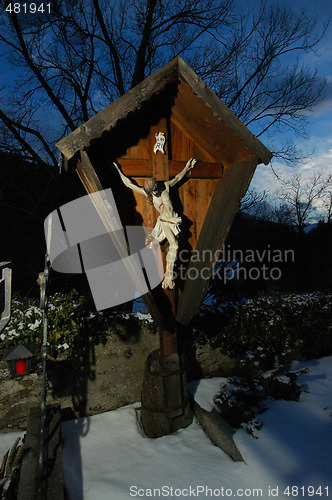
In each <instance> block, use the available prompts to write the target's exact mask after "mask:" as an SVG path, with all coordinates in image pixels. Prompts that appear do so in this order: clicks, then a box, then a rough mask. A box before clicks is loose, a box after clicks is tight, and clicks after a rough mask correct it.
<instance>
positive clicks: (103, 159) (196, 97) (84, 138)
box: [57, 57, 272, 325]
mask: <svg viewBox="0 0 332 500" xmlns="http://www.w3.org/2000/svg"><path fill="white" fill-rule="evenodd" d="M159 132H162V133H163V134H164V135H165V138H166V144H165V153H166V154H160V153H159V152H158V153H157V154H155V153H154V151H153V147H154V144H155V136H156V134H157V133H159ZM57 146H58V148H59V149H60V151H61V153H62V154H63V157H64V160H65V166H66V168H72V167H73V168H76V170H77V173H78V175H79V176H80V179H81V181H82V182H83V184H84V186H85V188H86V190H87V192H89V193H90V192H94V191H97V190H101V189H103V188H106V187H108V186H111V187H112V188H113V187H114V186H115V187H116V190H115V191H117V192H119V193H120V194H121V196H119V197H118V198H117V199H116V202H117V206H118V209H119V213H120V217H121V218H123V223H124V224H128V223H136V224H137V223H138V224H142V225H143V226H148V227H154V225H155V222H156V218H157V215H158V214H156V211H155V209H154V207H153V206H151V205H149V204H148V203H146V201H145V199H144V197H143V196H141V195H140V194H138V193H134V192H130V195H129V194H128V193H127V194H125V188H123V186H120V185H119V182H118V175H117V173H116V172H114V171H111V170H112V168H111V167H110V164H111V162H112V161H116V162H117V163H118V164H119V165H120V166H121V168H122V171H123V173H124V174H125V175H126V176H128V177H130V178H132V179H133V180H134V181H136V182H137V183H138V184H139V185H141V186H142V184H143V182H144V180H145V179H146V178H149V177H152V176H153V177H156V179H157V180H164V181H165V180H169V179H170V178H172V177H174V176H175V175H176V174H177V173H178V172H180V170H181V169H182V168H183V167H184V165H185V164H186V162H187V161H188V159H189V158H196V159H197V160H198V163H197V165H196V167H195V168H194V169H193V170H192V171H191V176H190V177H187V178H186V179H185V182H183V183H182V184H181V185H180V187H179V188H178V192H177V195H176V200H175V209H176V211H177V212H179V213H180V215H181V216H182V217H184V219H185V221H186V223H187V236H188V241H187V244H188V248H189V249H195V250H196V251H197V252H201V254H203V251H204V250H210V251H211V252H212V253H213V252H214V253H215V252H217V251H218V249H220V248H221V247H222V244H223V242H224V240H225V238H226V236H227V233H228V230H229V228H230V225H231V223H232V220H233V218H234V216H235V214H236V212H237V210H238V208H239V206H240V200H241V199H242V197H243V196H244V194H245V192H246V190H247V188H248V185H249V183H250V180H251V178H252V175H253V173H254V171H255V168H256V165H257V164H259V163H265V164H268V163H269V161H270V159H271V157H272V154H271V153H270V151H269V150H268V149H267V148H266V147H265V146H264V145H263V144H262V143H261V142H260V141H259V140H258V139H257V138H256V137H255V136H254V135H253V134H252V133H251V132H250V130H249V129H248V128H247V127H246V126H245V125H244V124H243V123H242V122H241V121H240V120H239V119H238V118H237V117H236V116H235V115H234V113H233V112H232V111H231V110H230V109H229V108H228V107H227V106H226V105H225V104H224V103H223V102H222V101H220V99H219V98H218V97H217V96H216V95H215V94H214V93H213V92H212V91H211V90H210V89H209V88H208V87H207V86H206V85H205V83H204V82H203V81H202V80H201V79H200V78H199V77H198V76H197V75H196V74H195V73H194V71H193V70H192V69H191V68H190V67H189V66H188V65H187V64H186V63H185V62H184V61H183V60H182V59H181V58H180V57H177V58H176V59H174V60H172V61H171V62H169V63H168V64H166V65H165V66H163V67H162V68H161V69H159V70H158V71H156V72H155V73H154V74H153V75H151V76H150V77H148V78H146V79H145V80H144V81H143V82H141V83H140V84H139V85H137V86H136V87H135V88H133V89H132V90H130V91H129V92H128V93H126V94H125V95H123V96H122V97H120V98H119V99H118V100H116V101H115V102H113V103H112V104H110V105H109V106H107V107H106V108H105V109H103V110H102V111H100V112H99V113H98V114H96V115H95V116H94V117H92V118H91V119H90V120H89V121H87V122H86V123H84V124H83V125H81V126H80V127H78V128H77V129H76V130H74V131H73V132H72V133H71V134H69V135H68V136H67V137H65V138H63V139H62V140H60V141H59V142H58V143H57ZM106 164H108V167H107V166H105V165H106ZM97 172H98V174H97ZM127 191H129V190H127ZM113 192H114V189H113ZM126 196H127V197H128V196H131V198H134V199H132V204H131V207H132V209H131V210H128V206H127V205H126V207H127V208H125V204H124V202H123V199H124V198H126ZM126 203H128V199H127V200H126ZM121 204H122V206H121ZM179 249H181V248H179ZM207 265H208V266H209V265H210V268H211V270H212V266H213V263H212V262H210V263H207V262H191V263H190V264H189V268H188V272H187V276H188V277H189V276H190V275H192V276H195V279H190V278H187V279H186V280H185V284H184V287H183V290H182V293H181V294H180V297H179V301H178V306H177V317H176V319H177V321H178V322H179V323H181V324H183V325H188V324H189V322H190V320H191V319H192V317H193V316H194V315H195V313H196V312H197V310H198V308H199V305H200V303H201V299H202V297H203V295H204V292H205V290H206V287H207V285H208V280H207V279H206V273H205V275H204V277H203V276H200V273H199V270H200V269H199V268H200V266H204V267H205V268H206V266H207ZM193 267H194V268H195V269H197V270H198V273H197V272H196V273H190V272H189V269H190V268H193ZM151 307H152V309H153V306H151ZM153 316H154V318H155V319H156V314H153Z"/></svg>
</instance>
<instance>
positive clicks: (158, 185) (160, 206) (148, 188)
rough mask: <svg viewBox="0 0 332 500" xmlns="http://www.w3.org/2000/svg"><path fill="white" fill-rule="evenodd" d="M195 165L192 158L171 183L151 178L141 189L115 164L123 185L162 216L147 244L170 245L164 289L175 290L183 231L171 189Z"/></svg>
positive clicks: (147, 239) (148, 237)
mask: <svg viewBox="0 0 332 500" xmlns="http://www.w3.org/2000/svg"><path fill="white" fill-rule="evenodd" d="M195 164H196V160H195V159H193V158H191V159H190V160H189V161H188V162H187V164H186V166H185V167H184V168H183V169H182V171H181V172H179V173H178V174H177V175H176V176H175V177H174V178H173V179H171V180H169V181H157V180H156V178H155V177H150V178H149V179H147V180H145V181H144V183H143V187H141V186H138V185H137V184H134V183H133V182H132V181H131V180H130V179H129V178H128V177H127V176H125V175H124V174H123V172H122V171H121V170H120V168H119V166H118V165H117V164H116V163H113V165H114V166H115V168H116V169H117V171H118V172H119V175H120V177H121V180H122V182H123V184H124V185H125V186H127V187H128V188H130V189H132V190H133V191H136V192H137V193H140V194H142V195H144V196H145V197H146V201H147V202H148V203H150V204H151V205H153V206H154V207H155V209H156V210H157V212H158V213H159V214H160V215H159V217H158V219H157V223H156V225H155V227H154V229H153V231H152V233H151V235H148V236H147V238H146V241H145V243H146V244H149V243H150V242H151V241H152V240H153V238H155V239H156V240H157V241H159V242H160V243H161V242H162V241H164V240H165V239H166V240H167V241H168V243H169V248H168V252H167V256H166V270H165V274H164V279H163V282H162V287H163V288H170V289H174V288H175V283H174V275H173V270H174V263H175V259H176V254H177V251H178V241H177V236H178V235H179V233H180V231H181V227H180V225H181V222H182V220H181V217H179V216H178V214H177V213H176V212H174V209H173V204H172V201H171V198H170V188H171V187H173V186H175V185H176V184H177V183H178V182H180V181H181V180H182V179H183V178H184V176H185V175H186V174H187V173H188V172H189V171H190V170H191V169H193V168H194V166H195Z"/></svg>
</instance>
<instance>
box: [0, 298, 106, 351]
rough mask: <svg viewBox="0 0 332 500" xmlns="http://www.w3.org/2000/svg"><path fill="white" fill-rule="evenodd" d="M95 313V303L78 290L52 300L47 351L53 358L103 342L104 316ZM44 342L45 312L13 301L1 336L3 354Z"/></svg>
mask: <svg viewBox="0 0 332 500" xmlns="http://www.w3.org/2000/svg"><path fill="white" fill-rule="evenodd" d="M93 310H94V305H93V303H92V299H91V298H90V297H86V296H83V295H80V294H79V293H78V292H77V291H76V290H72V291H71V292H69V293H66V294H65V293H56V294H55V295H53V296H51V297H50V298H49V304H48V314H47V319H48V351H49V353H50V354H51V355H53V356H56V355H57V354H58V353H59V352H61V351H65V350H66V351H68V353H71V352H72V350H73V348H74V346H76V347H77V345H78V344H79V343H80V342H87V341H91V342H94V343H98V342H100V341H102V340H104V337H105V327H104V326H105V321H104V314H103V313H101V312H91V311H93ZM42 339H43V312H42V310H41V309H40V307H39V302H37V301H31V300H28V299H23V300H17V299H16V300H13V301H12V314H11V320H10V322H9V324H8V326H7V327H6V328H5V329H4V331H3V332H2V333H1V334H0V352H4V350H5V349H6V348H8V347H11V346H14V345H17V344H21V343H41V342H42Z"/></svg>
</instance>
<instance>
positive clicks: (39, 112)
mask: <svg viewBox="0 0 332 500" xmlns="http://www.w3.org/2000/svg"><path fill="white" fill-rule="evenodd" d="M5 5H6V6H7V12H4V13H3V14H2V17H3V20H2V21H3V22H2V26H3V29H2V33H1V35H0V50H1V51H2V57H3V58H6V59H7V61H8V62H7V64H10V65H11V68H12V73H11V75H10V74H9V76H8V79H7V81H4V84H3V88H2V98H1V101H0V120H1V132H2V134H1V140H0V147H1V148H2V149H4V150H10V151H16V152H20V153H22V154H24V155H25V156H26V157H28V158H33V159H34V160H35V161H37V162H39V163H41V164H44V163H51V164H56V153H55V148H54V144H55V142H56V141H57V140H59V139H60V138H61V137H63V136H64V135H65V134H67V133H68V132H69V131H70V130H74V129H75V128H76V127H77V126H78V125H80V124H81V123H83V122H85V121H86V120H87V119H88V118H89V117H91V116H92V115H93V114H95V113H96V112H98V111H99V110H100V109H102V108H103V107H105V106H106V105H107V104H109V103H110V102H112V101H114V100H115V99H116V98H118V97H119V96H121V95H123V94H124V93H125V92H127V91H128V90H129V89H130V88H131V87H133V86H134V85H136V84H137V83H139V82H140V81H142V80H143V79H144V78H145V77H146V76H148V75H149V74H151V73H152V72H153V71H155V70H156V69H157V68H159V67H160V66H161V65H162V64H164V63H165V62H167V61H169V60H170V59H172V58H173V57H175V56H177V55H181V56H183V57H184V58H185V59H186V60H187V62H188V63H189V64H190V65H191V66H192V67H193V68H194V69H195V70H196V71H197V72H198V74H199V75H200V76H201V77H202V78H203V79H204V80H205V81H206V82H207V83H208V84H209V85H210V87H211V88H212V89H213V90H214V91H215V92H216V93H217V94H218V95H219V97H220V98H221V99H223V100H224V101H225V102H226V104H228V105H229V106H230V107H231V109H232V110H233V111H234V112H235V113H236V114H237V115H238V116H239V117H240V118H241V119H242V121H243V122H244V123H245V124H247V125H249V126H251V125H252V124H255V129H257V132H256V130H255V132H256V135H262V134H265V135H266V134H267V133H269V132H273V131H275V130H277V129H283V130H285V129H286V130H287V129H288V130H291V131H292V132H294V133H295V132H297V133H299V132H300V133H304V129H303V127H302V125H303V124H304V123H305V120H304V118H305V111H306V110H308V109H312V108H313V107H314V106H315V104H317V103H318V102H319V101H320V99H321V98H322V96H323V92H324V88H325V81H324V80H322V79H320V78H318V76H317V75H316V73H315V70H310V69H308V68H305V67H304V66H301V65H300V64H298V63H293V64H291V63H289V60H291V59H292V58H291V56H293V57H294V59H293V60H295V59H296V57H298V58H300V57H301V55H302V54H304V53H308V52H314V51H315V50H316V48H317V45H318V44H319V42H320V40H321V38H322V37H323V36H324V33H325V30H326V25H324V24H321V23H319V22H318V21H317V20H315V19H312V18H311V16H310V15H309V14H308V15H306V14H305V12H302V13H301V14H299V15H295V14H294V13H292V12H291V11H289V10H288V9H280V8H278V7H271V8H267V7H266V5H265V3H262V5H261V8H260V10H259V12H258V13H257V14H255V13H254V12H251V13H249V12H246V13H245V14H241V13H240V12H239V10H238V9H237V8H236V5H235V2H234V0H177V1H176V2H174V1H172V0H163V1H162V0H130V1H129V0H117V1H115V2H111V1H110V0H77V1H76V2H73V1H70V0H67V1H66V2H63V1H62V2H61V1H60V0H53V2H52V3H51V4H50V5H51V9H50V12H47V13H45V12H44V13H37V14H38V15H37V14H36V15H28V14H23V13H22V12H21V13H19V12H15V10H14V9H12V8H11V7H10V6H12V5H13V3H12V2H10V1H9V0H6V1H5ZM27 5H28V4H27ZM46 116H47V120H45V117H46ZM300 125H301V126H300ZM271 149H273V148H271ZM292 155H294V151H292V150H290V151H289V152H287V151H286V150H284V152H283V156H284V157H285V158H286V159H287V158H289V157H293V156H292Z"/></svg>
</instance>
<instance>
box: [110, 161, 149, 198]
mask: <svg viewBox="0 0 332 500" xmlns="http://www.w3.org/2000/svg"><path fill="white" fill-rule="evenodd" d="M113 165H114V166H115V168H116V169H117V171H118V172H119V175H120V178H121V180H122V182H123V184H124V185H125V186H127V187H128V188H130V189H132V190H133V191H136V193H140V194H144V195H145V196H146V193H145V191H144V189H143V188H142V187H140V186H137V185H136V184H134V183H133V182H131V180H130V179H128V177H126V176H125V175H124V174H123V173H122V172H121V170H120V168H119V166H118V165H117V164H116V163H115V162H113Z"/></svg>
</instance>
